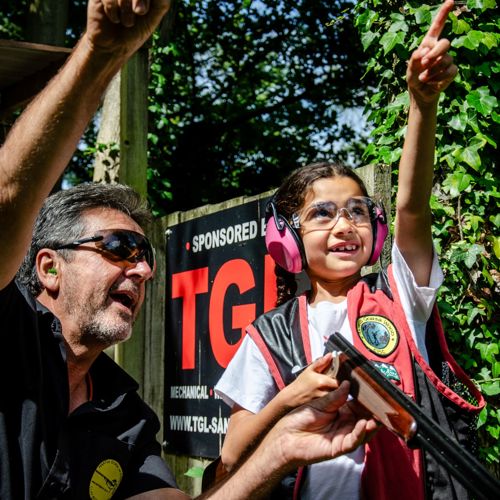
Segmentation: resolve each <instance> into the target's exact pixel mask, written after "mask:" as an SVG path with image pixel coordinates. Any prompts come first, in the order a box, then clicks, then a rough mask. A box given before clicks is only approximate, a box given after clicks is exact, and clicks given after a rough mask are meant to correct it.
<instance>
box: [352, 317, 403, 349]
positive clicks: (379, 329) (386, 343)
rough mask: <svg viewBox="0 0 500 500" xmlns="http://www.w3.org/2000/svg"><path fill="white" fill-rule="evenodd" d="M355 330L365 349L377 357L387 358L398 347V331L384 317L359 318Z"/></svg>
mask: <svg viewBox="0 0 500 500" xmlns="http://www.w3.org/2000/svg"><path fill="white" fill-rule="evenodd" d="M356 330H357V332H358V335H359V338H360V339H361V341H362V342H363V344H364V345H365V347H366V348H367V349H369V350H370V351H372V352H374V353H375V354H377V355H378V356H381V357H385V356H389V354H391V353H393V352H394V350H395V349H396V347H397V346H398V342H399V334H398V331H397V330H396V327H395V326H394V323H392V321H390V320H389V319H387V318H385V317H384V316H376V315H368V316H361V317H360V318H358V320H357V322H356Z"/></svg>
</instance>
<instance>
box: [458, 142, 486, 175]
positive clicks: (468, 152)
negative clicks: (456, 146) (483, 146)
mask: <svg viewBox="0 0 500 500" xmlns="http://www.w3.org/2000/svg"><path fill="white" fill-rule="evenodd" d="M460 156H461V158H462V160H463V161H464V162H465V163H467V165H469V166H470V167H472V168H473V169H474V170H479V167H480V166H481V157H480V156H479V153H478V152H477V148H476V147H474V146H470V147H467V148H464V149H463V151H462V154H461V155H460Z"/></svg>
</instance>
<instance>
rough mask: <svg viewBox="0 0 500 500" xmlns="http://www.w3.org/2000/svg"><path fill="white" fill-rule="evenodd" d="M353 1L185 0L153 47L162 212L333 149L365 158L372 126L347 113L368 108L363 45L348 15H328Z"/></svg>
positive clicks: (274, 179) (157, 190) (245, 187)
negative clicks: (344, 113)
mask: <svg viewBox="0 0 500 500" xmlns="http://www.w3.org/2000/svg"><path fill="white" fill-rule="evenodd" d="M352 3H353V2H352V1H349V0H336V1H335V2H332V1H330V0H317V1H315V2H311V1H309V0H298V1H297V2H294V3H293V4H289V3H287V2H284V1H283V0H279V1H276V0H273V1H260V2H235V1H234V0H233V1H221V0H217V1H215V0H201V1H200V0H179V2H178V4H179V5H178V11H177V15H176V18H175V21H174V28H173V32H172V33H171V36H170V37H169V39H168V40H162V39H160V37H158V36H157V37H156V39H155V41H154V47H153V52H152V65H151V84H150V106H149V111H150V135H149V140H150V147H149V166H150V174H149V191H150V193H152V194H153V206H154V207H155V208H156V210H157V212H158V213H165V212H169V211H172V210H179V209H181V210H185V209H189V208H193V207H196V206H199V205H203V204H204V203H214V202H217V201H222V200H225V199H230V198H233V197H235V196H240V195H243V194H247V195H249V194H256V193H259V192H262V191H264V190H267V189H269V188H271V187H273V186H276V185H278V184H279V182H280V181H281V179H282V178H283V177H284V175H286V174H287V173H288V172H290V171H291V170H292V169H293V168H295V167H297V166H298V165H300V164H302V163H304V162H310V161H314V160H319V159H324V158H331V157H332V156H333V155H334V154H337V156H338V157H339V159H342V158H347V157H351V158H353V161H355V162H356V163H357V164H359V160H360V158H361V154H362V149H361V146H360V144H361V142H364V138H363V132H364V131H363V130H359V128H358V127H353V126H349V125H345V124H343V123H341V122H340V120H339V113H340V111H341V108H354V107H356V106H357V107H362V104H363V99H364V95H365V89H366V82H360V78H361V76H362V73H363V71H364V56H363V53H362V50H361V46H360V43H359V41H358V37H357V34H356V30H355V28H354V26H353V24H352V22H351V21H350V20H346V19H343V18H339V20H338V22H335V23H334V25H332V24H331V23H330V22H331V19H332V17H335V16H336V14H337V13H338V14H342V12H344V11H345V9H346V7H349V8H352ZM336 141H340V142H342V144H343V145H344V146H343V149H342V151H341V152H340V153H337V152H336V151H332V143H334V142H336ZM356 160H357V161H356ZM166 183H167V184H166Z"/></svg>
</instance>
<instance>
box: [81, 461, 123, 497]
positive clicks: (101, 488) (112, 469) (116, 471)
mask: <svg viewBox="0 0 500 500" xmlns="http://www.w3.org/2000/svg"><path fill="white" fill-rule="evenodd" d="M122 478H123V471H122V468H121V465H120V464H119V463H118V462H117V461H116V460H112V459H108V460H103V461H102V462H101V463H100V464H99V465H98V466H97V468H96V470H95V471H94V474H93V475H92V479H91V480H90V486H89V496H90V498H91V499H92V500H109V499H110V498H111V497H112V496H113V495H114V493H115V491H116V490H117V488H118V486H119V485H120V483H121V480H122Z"/></svg>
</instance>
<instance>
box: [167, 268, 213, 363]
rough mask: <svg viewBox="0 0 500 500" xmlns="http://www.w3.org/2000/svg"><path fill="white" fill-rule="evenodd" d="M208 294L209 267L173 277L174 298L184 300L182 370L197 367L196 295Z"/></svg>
mask: <svg viewBox="0 0 500 500" xmlns="http://www.w3.org/2000/svg"><path fill="white" fill-rule="evenodd" d="M207 292H208V267H202V268H200V269H195V270H193V271H185V272H183V273H177V274H173V275H172V298H173V299H178V298H181V299H182V369H183V370H192V369H194V367H195V361H196V359H195V355H196V349H195V345H196V342H195V341H196V295H197V294H200V293H207Z"/></svg>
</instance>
